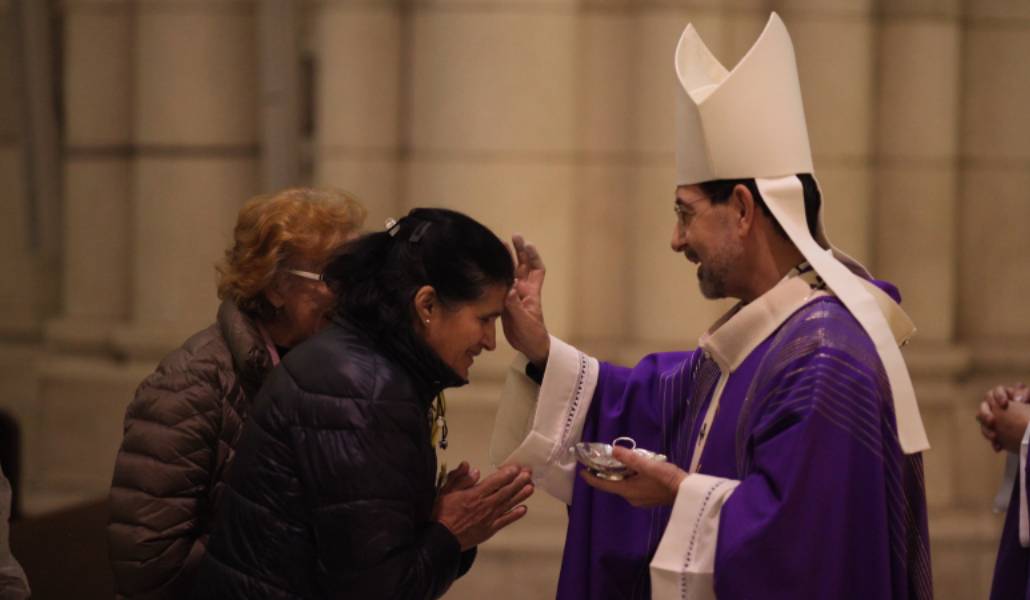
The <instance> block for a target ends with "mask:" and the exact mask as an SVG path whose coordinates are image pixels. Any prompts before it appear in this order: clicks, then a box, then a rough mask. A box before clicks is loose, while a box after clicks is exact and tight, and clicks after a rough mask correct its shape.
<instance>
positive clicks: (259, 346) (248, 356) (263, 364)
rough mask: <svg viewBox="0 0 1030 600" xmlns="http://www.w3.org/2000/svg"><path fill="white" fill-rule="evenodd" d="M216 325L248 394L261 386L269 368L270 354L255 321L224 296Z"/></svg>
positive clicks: (270, 366) (270, 367)
mask: <svg viewBox="0 0 1030 600" xmlns="http://www.w3.org/2000/svg"><path fill="white" fill-rule="evenodd" d="M218 328H219V330H220V331H221V332H222V338H224V339H225V344H226V346H228V347H229V353H230V354H231V355H232V362H233V366H234V367H235V368H236V373H237V375H238V376H239V378H240V381H241V383H243V384H244V386H245V387H246V388H247V391H248V394H250V395H252V394H253V393H256V392H257V390H258V389H260V388H261V384H262V383H264V380H265V375H267V374H268V371H270V370H271V369H272V357H271V356H270V355H269V354H268V350H267V349H266V348H265V342H264V339H263V338H262V337H261V333H260V332H259V331H258V329H257V324H256V323H254V321H253V320H251V318H250V317H248V316H247V315H245V314H244V313H243V312H242V311H240V309H239V307H237V306H236V304H235V303H233V302H232V301H229V300H224V301H223V302H222V304H221V306H219V307H218Z"/></svg>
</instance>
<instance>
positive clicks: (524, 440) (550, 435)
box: [490, 336, 600, 504]
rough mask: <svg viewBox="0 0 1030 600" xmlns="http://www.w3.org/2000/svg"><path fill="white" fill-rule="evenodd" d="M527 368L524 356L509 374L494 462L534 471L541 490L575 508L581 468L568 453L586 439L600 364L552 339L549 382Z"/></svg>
mask: <svg viewBox="0 0 1030 600" xmlns="http://www.w3.org/2000/svg"><path fill="white" fill-rule="evenodd" d="M525 367H526V358H525V357H524V356H522V355H519V356H518V357H517V358H516V359H515V361H514V362H513V364H512V366H511V368H510V369H509V371H508V377H507V379H506V380H505V382H504V389H503V390H502V392H501V402H500V406H499V408H498V410H497V418H496V421H495V423H494V432H493V438H492V439H491V442H490V460H491V462H493V463H494V464H495V465H503V464H518V465H522V466H525V467H530V468H532V469H533V483H534V484H535V485H536V486H537V487H539V488H540V489H542V490H544V491H545V492H547V493H548V494H551V495H552V496H554V497H555V498H557V499H559V500H561V501H562V502H565V503H566V504H570V503H571V502H572V485H573V482H574V477H575V474H576V469H575V466H576V465H575V459H573V458H572V457H571V456H570V454H569V451H568V450H569V447H570V446H572V445H573V444H575V443H576V442H578V441H579V440H580V437H581V436H582V435H583V423H584V421H585V420H586V415H587V409H588V408H589V407H590V401H591V399H592V398H593V395H594V389H595V388H596V387H597V377H598V373H599V368H600V367H599V363H598V362H597V359H595V358H593V357H590V356H587V355H586V354H584V353H582V352H580V351H579V350H577V349H576V348H574V347H572V346H570V345H568V344H566V343H565V342H563V341H561V340H559V339H558V338H556V337H554V336H551V351H550V354H549V355H548V357H547V368H546V370H545V371H544V379H543V383H542V384H541V385H539V386H538V385H537V384H536V382H534V381H533V380H532V379H530V378H529V377H527V376H526V374H525Z"/></svg>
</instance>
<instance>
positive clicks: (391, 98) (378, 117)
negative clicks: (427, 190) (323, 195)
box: [314, 0, 421, 229]
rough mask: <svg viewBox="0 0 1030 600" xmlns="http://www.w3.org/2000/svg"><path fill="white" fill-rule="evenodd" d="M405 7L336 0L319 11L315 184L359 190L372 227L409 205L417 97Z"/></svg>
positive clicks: (392, 1)
mask: <svg viewBox="0 0 1030 600" xmlns="http://www.w3.org/2000/svg"><path fill="white" fill-rule="evenodd" d="M401 4H402V3H401V2H397V1H395V0H386V1H382V2H361V1H357V0H331V1H328V2H323V3H321V4H320V5H318V7H317V8H316V9H315V19H316V21H315V22H316V25H315V28H314V30H315V37H316V41H315V46H316V53H315V56H316V69H317V76H316V78H315V79H316V82H317V88H316V90H315V94H316V96H315V97H316V105H315V157H314V158H315V182H316V183H317V185H322V186H330V187H336V188H340V189H344V190H347V191H350V192H353V193H354V194H355V195H356V196H357V197H358V198H359V199H360V200H361V201H362V202H363V203H364V204H365V206H366V207H367V208H368V210H369V215H368V221H367V226H368V228H369V229H376V228H381V227H382V225H383V222H384V221H385V220H386V218H388V217H395V218H396V217H397V216H399V215H398V211H399V210H400V206H401V202H400V199H399V193H400V189H401V185H400V167H399V163H398V161H399V160H400V152H401V151H400V141H401V140H400V131H401V121H402V112H401V106H402V102H405V99H404V98H402V94H403V93H407V92H408V91H410V89H409V87H408V86H409V85H410V82H409V81H408V78H409V77H410V69H409V66H410V65H407V64H406V63H403V62H402V56H401V55H402V50H404V49H410V48H409V45H410V43H411V39H410V24H409V20H410V18H409V17H407V16H405V12H406V11H405V10H402V8H401ZM419 202H421V201H416V203H419Z"/></svg>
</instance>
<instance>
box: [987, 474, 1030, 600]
mask: <svg viewBox="0 0 1030 600" xmlns="http://www.w3.org/2000/svg"><path fill="white" fill-rule="evenodd" d="M1028 471H1030V468H1028V469H1027V470H1026V471H1024V472H1023V473H1022V477H1021V478H1020V479H1021V481H1020V483H1021V484H1022V485H1023V486H1028V488H1027V492H1028V493H1030V472H1028ZM991 600H1030V548H1024V547H1023V546H1022V545H1021V544H1020V543H1019V486H1018V485H1017V486H1015V487H1013V489H1012V497H1011V498H1010V499H1009V509H1008V512H1007V513H1006V515H1005V527H1004V528H1003V529H1002V530H1001V542H1000V544H999V545H998V560H997V562H995V564H994V581H993V583H992V584H991Z"/></svg>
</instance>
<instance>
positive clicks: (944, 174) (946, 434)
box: [874, 2, 997, 598]
mask: <svg viewBox="0 0 1030 600" xmlns="http://www.w3.org/2000/svg"><path fill="white" fill-rule="evenodd" d="M881 6H882V15H883V18H882V22H881V27H880V34H879V60H878V75H879V86H878V93H877V102H876V110H877V128H876V141H877V161H876V174H877V178H876V182H875V188H874V189H875V197H876V229H875V233H874V240H875V252H874V254H875V268H876V274H877V275H878V276H879V277H882V278H884V279H887V280H890V281H892V282H894V283H896V284H897V285H898V286H899V287H900V288H901V292H902V296H903V298H904V300H903V303H902V305H903V306H904V307H905V309H906V310H907V312H908V313H909V315H911V316H912V318H913V320H915V322H916V326H917V327H918V328H919V333H918V335H917V337H916V338H915V341H914V343H913V344H912V345H911V346H910V347H908V348H906V357H907V359H908V362H909V368H910V370H911V372H912V375H913V379H914V382H915V385H916V391H917V393H918V394H919V402H920V408H921V411H922V414H923V420H924V423H925V424H926V427H927V433H928V435H929V437H930V443H931V445H932V447H933V449H932V451H930V452H928V453H927V454H926V455H925V456H924V465H925V468H926V492H927V501H928V503H929V504H930V508H931V513H930V518H931V520H932V521H933V522H934V524H935V526H934V527H933V528H932V536H931V544H932V546H933V549H934V551H933V558H934V576H935V584H936V587H937V589H938V590H940V594H939V595H941V596H942V597H949V598H950V597H954V598H966V597H977V596H984V595H986V589H983V588H982V587H981V586H980V584H979V580H981V579H982V578H983V577H982V575H983V572H982V565H983V564H984V563H989V562H990V561H985V560H983V558H984V553H985V551H986V553H988V554H989V553H991V552H993V544H992V542H993V540H992V539H991V538H992V536H993V531H991V530H990V528H989V527H988V528H984V527H983V523H982V519H983V518H984V517H986V516H987V514H986V511H985V510H984V506H986V502H987V501H986V499H985V501H984V504H983V505H982V506H980V507H979V510H974V511H970V512H963V511H962V510H961V507H962V505H963V495H964V494H963V488H964V487H966V488H968V485H969V483H970V482H971V481H972V480H978V481H979V482H984V483H985V484H984V485H983V486H982V487H981V489H980V495H981V496H984V497H985V498H989V495H990V493H991V492H990V489H993V487H994V483H993V480H994V479H996V477H997V470H996V469H994V468H987V467H988V466H989V465H988V464H985V463H984V462H983V461H984V458H985V453H986V454H989V451H988V449H987V446H986V444H984V443H983V441H981V440H978V439H977V438H979V430H978V428H977V427H975V424H974V423H972V422H971V419H970V415H971V411H972V405H973V404H975V401H974V399H973V398H968V397H966V395H965V388H964V387H963V386H962V385H961V384H960V377H961V376H963V375H964V374H965V373H966V372H967V370H968V368H969V353H968V351H967V350H966V349H965V348H964V347H963V346H962V345H960V344H958V343H957V340H956V336H955V321H956V319H955V315H956V310H957V308H958V302H957V300H958V294H957V286H956V272H957V270H956V268H955V265H956V261H957V260H958V257H959V254H960V250H959V248H958V244H957V241H958V240H957V235H956V232H957V227H958V223H957V221H958V211H959V205H958V181H959V176H958V175H959V173H958V149H959V132H958V122H959V105H960V98H961V90H960V83H961V54H960V53H961V27H960V21H959V10H958V6H957V3H953V2H952V3H949V2H943V3H936V4H934V5H929V4H927V3H925V2H884V3H882V5H881ZM988 462H989V461H988ZM985 480H991V483H986V481H985ZM959 561H961V562H962V564H963V567H964V568H963V569H962V570H958V569H956V568H953V567H952V566H951V565H957V564H958V562H959ZM971 571H975V572H976V575H975V576H974V577H970V576H969V575H970V572H971ZM974 582H975V583H974Z"/></svg>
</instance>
